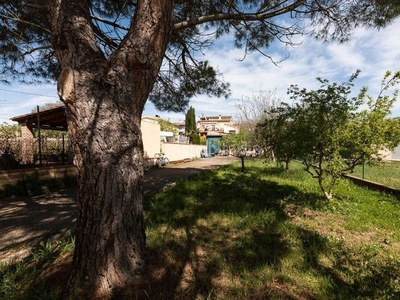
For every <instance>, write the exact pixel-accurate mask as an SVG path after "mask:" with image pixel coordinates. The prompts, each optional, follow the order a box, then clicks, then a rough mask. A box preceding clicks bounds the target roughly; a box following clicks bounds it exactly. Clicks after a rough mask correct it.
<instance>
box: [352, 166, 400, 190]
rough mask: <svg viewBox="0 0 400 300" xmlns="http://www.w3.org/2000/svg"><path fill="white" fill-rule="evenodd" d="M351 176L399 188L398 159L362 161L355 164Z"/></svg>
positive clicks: (399, 167)
mask: <svg viewBox="0 0 400 300" xmlns="http://www.w3.org/2000/svg"><path fill="white" fill-rule="evenodd" d="M351 175H352V176H355V177H358V178H361V179H364V180H368V181H372V182H376V183H379V184H382V185H384V186H387V187H390V188H394V189H400V161H385V162H381V163H364V164H363V165H360V166H357V167H356V169H355V170H354V173H353V174H351Z"/></svg>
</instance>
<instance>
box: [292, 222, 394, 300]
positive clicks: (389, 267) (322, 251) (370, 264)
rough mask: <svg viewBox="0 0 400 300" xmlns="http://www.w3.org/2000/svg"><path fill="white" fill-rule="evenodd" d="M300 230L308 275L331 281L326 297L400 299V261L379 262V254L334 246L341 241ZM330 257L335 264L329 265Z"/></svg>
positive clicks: (327, 287)
mask: <svg viewBox="0 0 400 300" xmlns="http://www.w3.org/2000/svg"><path fill="white" fill-rule="evenodd" d="M297 231H298V234H299V236H300V238H301V242H302V247H303V251H302V253H303V255H304V262H305V266H306V269H307V272H313V273H316V274H318V276H323V277H324V278H327V279H328V280H329V284H327V285H326V287H325V289H326V294H327V295H334V296H333V299H400V283H399V282H398V281H399V277H398V274H399V273H400V262H398V261H384V262H382V261H379V260H377V261H375V259H374V256H375V255H370V254H368V253H367V252H360V253H354V252H353V250H351V249H349V248H346V247H342V246H341V245H336V246H333V245H332V243H336V244H337V243H340V242H338V241H337V240H336V241H332V240H330V239H329V238H328V237H327V236H323V235H321V234H320V233H318V232H315V231H312V230H306V229H304V228H298V229H297ZM332 248H334V249H335V250H334V251H332ZM327 256H331V257H333V264H332V263H331V264H327V263H326V260H325V259H324V258H326V257H327Z"/></svg>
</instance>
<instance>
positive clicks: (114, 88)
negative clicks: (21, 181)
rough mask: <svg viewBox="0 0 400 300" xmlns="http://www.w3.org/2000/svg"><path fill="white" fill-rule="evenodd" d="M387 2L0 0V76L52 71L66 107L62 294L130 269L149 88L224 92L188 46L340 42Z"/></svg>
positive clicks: (391, 13) (109, 283) (98, 285)
mask: <svg viewBox="0 0 400 300" xmlns="http://www.w3.org/2000/svg"><path fill="white" fill-rule="evenodd" d="M398 7H399V5H398V3H395V2H394V1H369V0H363V1H354V2H349V1H345V0H325V1H315V0H310V1H282V2H269V1H257V0H251V1H242V0H234V1H227V0H216V1H186V0H178V1H173V0H151V1H150V0H134V1H111V0H92V1H82V0H43V1H38V0H27V1H20V0H7V1H5V0H0V19H1V22H2V26H1V27H0V37H1V38H0V49H1V51H0V60H1V64H0V70H1V73H2V75H3V76H2V77H1V78H2V79H1V80H3V81H12V80H20V81H22V82H31V83H32V82H33V83H35V82H40V81H43V80H44V81H51V82H52V81H54V80H56V79H57V90H58V94H59V96H60V99H61V101H63V102H64V104H65V106H66V114H67V118H68V129H69V137H70V139H71V142H72V148H73V151H74V154H75V159H74V162H75V164H76V167H77V172H78V185H79V187H78V207H79V209H78V210H79V211H78V221H77V230H76V244H75V252H74V258H73V262H72V266H71V273H70V277H69V281H68V284H67V285H66V286H67V287H66V289H67V294H68V295H72V293H73V292H75V293H76V294H78V295H77V297H78V298H85V297H86V298H89V297H91V298H107V297H109V296H110V295H111V294H112V292H113V291H114V290H119V289H123V288H125V287H127V286H130V285H132V284H134V283H135V282H136V278H137V275H138V274H140V273H141V272H142V269H143V266H144V257H145V230H144V229H145V226H144V217H143V193H142V179H143V168H142V166H141V165H142V161H143V159H142V156H143V143H142V137H141V130H140V123H141V114H142V111H143V108H144V105H145V103H146V101H147V100H148V99H150V101H153V102H154V104H155V105H156V107H157V108H159V109H165V110H170V111H182V110H183V109H185V108H186V107H187V104H188V101H189V99H190V98H191V97H193V96H195V95H197V94H207V95H215V96H228V95H229V85H228V84H227V83H225V82H224V81H223V80H222V78H221V77H220V74H219V72H218V71H217V70H216V69H214V68H213V67H212V66H210V65H209V63H208V62H207V61H204V60H201V55H198V54H197V53H198V52H200V53H201V51H205V50H206V49H207V47H209V46H211V45H213V44H214V41H215V40H216V39H219V38H221V37H222V36H224V35H228V34H229V35H230V36H231V37H233V38H234V46H237V47H240V48H242V49H244V51H245V54H246V55H247V54H249V53H251V52H254V51H256V52H261V53H263V50H265V49H266V48H267V47H268V46H269V45H270V44H271V43H272V41H273V40H274V39H275V38H276V39H277V40H278V41H281V42H284V43H286V44H289V45H290V44H292V37H293V36H294V35H302V34H304V33H306V32H305V28H307V32H308V33H310V34H313V35H314V36H316V37H317V38H320V39H322V40H327V39H333V40H338V41H345V40H346V39H348V37H349V35H350V33H351V30H352V29H353V28H354V27H355V26H360V25H366V26H383V25H385V24H386V23H387V22H389V21H390V20H391V19H393V18H394V17H395V16H397V15H398V13H399V10H398ZM280 17H281V18H280ZM282 18H284V20H285V22H282ZM305 23H307V25H309V26H305ZM210 33H213V34H211V35H210ZM106 208H107V209H106ZM70 297H72V296H70Z"/></svg>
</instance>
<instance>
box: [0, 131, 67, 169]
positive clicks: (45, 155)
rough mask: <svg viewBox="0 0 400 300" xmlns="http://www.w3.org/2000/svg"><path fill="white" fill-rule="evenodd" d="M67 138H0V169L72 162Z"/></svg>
mask: <svg viewBox="0 0 400 300" xmlns="http://www.w3.org/2000/svg"><path fill="white" fill-rule="evenodd" d="M72 158H73V156H72V151H71V147H70V144H69V140H68V138H64V137H62V138H48V137H42V138H41V139H40V140H39V138H34V139H22V138H9V139H0V170H10V169H19V168H26V167H31V166H38V165H64V164H70V163H72Z"/></svg>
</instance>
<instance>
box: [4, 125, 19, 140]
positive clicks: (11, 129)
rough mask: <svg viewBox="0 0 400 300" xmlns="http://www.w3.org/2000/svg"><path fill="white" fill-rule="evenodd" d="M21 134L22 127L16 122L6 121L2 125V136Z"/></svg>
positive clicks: (12, 136)
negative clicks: (9, 122)
mask: <svg viewBox="0 0 400 300" xmlns="http://www.w3.org/2000/svg"><path fill="white" fill-rule="evenodd" d="M20 135H21V127H19V126H18V125H15V124H8V123H6V122H4V123H3V124H1V125H0V138H1V139H10V138H16V137H18V136H20Z"/></svg>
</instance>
